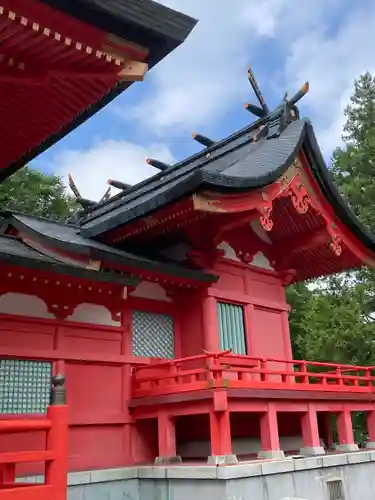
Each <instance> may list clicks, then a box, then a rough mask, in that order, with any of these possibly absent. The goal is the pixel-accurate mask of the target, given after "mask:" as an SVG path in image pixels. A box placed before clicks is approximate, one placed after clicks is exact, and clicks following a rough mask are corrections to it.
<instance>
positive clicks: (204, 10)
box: [55, 0, 375, 199]
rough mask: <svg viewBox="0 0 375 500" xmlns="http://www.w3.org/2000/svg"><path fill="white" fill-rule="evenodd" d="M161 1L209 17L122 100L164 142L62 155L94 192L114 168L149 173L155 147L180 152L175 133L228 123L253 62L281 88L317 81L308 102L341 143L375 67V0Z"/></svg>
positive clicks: (61, 168)
mask: <svg viewBox="0 0 375 500" xmlns="http://www.w3.org/2000/svg"><path fill="white" fill-rule="evenodd" d="M159 1H160V3H163V4H165V5H167V6H169V7H172V8H175V9H177V10H180V11H182V12H185V13H186V14H189V15H191V16H193V17H195V18H197V19H198V20H199V23H198V25H197V26H196V28H195V29H194V31H193V33H192V34H191V35H190V36H189V37H188V39H187V40H186V42H185V43H184V44H182V46H181V47H180V48H179V49H177V50H176V51H175V52H174V53H172V54H171V55H170V56H169V57H167V58H166V59H165V60H164V61H163V62H161V63H160V64H159V65H158V66H157V67H156V68H155V69H153V70H152V72H151V73H150V75H149V76H148V78H149V82H150V87H149V89H150V90H151V92H149V93H147V94H146V96H145V97H144V98H143V99H142V98H141V100H139V101H137V102H136V103H134V104H132V105H129V104H130V103H129V101H125V100H124V101H119V102H120V103H121V102H123V103H124V108H121V107H120V104H117V108H115V109H116V114H120V115H122V116H123V117H124V119H128V120H129V123H131V124H132V126H133V127H134V124H138V125H139V126H140V127H141V128H142V130H145V129H147V132H152V133H154V134H155V135H156V136H159V137H161V138H162V139H161V140H160V142H161V143H160V144H156V145H151V146H150V147H144V146H140V145H136V144H131V143H128V142H125V141H118V142H116V141H105V142H98V143H96V144H95V145H94V146H92V147H91V148H90V149H89V150H88V151H84V152H82V151H71V152H67V153H65V154H63V155H60V156H59V157H57V158H56V161H55V164H56V165H57V170H58V172H59V173H60V174H62V175H63V176H66V175H67V173H68V171H72V173H73V175H74V178H75V179H76V182H77V184H78V185H79V186H80V187H81V190H82V194H84V196H87V197H91V198H94V199H98V198H100V196H101V195H102V194H103V192H104V189H105V183H106V180H107V178H108V177H114V178H118V179H120V180H123V181H124V182H127V181H128V182H131V183H134V182H136V181H139V180H141V179H143V178H145V177H148V176H149V175H150V172H151V169H150V167H149V166H147V165H145V163H144V161H143V159H144V157H145V156H155V157H157V158H160V159H163V160H165V161H168V162H170V161H172V154H171V152H170V150H169V149H168V146H167V145H166V144H169V140H170V138H171V136H173V134H176V135H185V136H186V137H187V133H188V132H190V131H192V130H199V131H201V132H202V133H205V131H207V132H208V133H209V127H210V126H211V125H216V128H218V129H219V130H220V124H221V123H224V122H225V120H226V114H227V112H228V111H229V110H231V111H233V109H238V113H239V114H240V113H243V111H242V103H243V102H245V101H247V100H248V99H249V98H251V97H250V96H252V93H251V90H250V88H249V85H248V83H247V79H246V65H247V64H248V63H253V62H254V61H255V62H256V65H255V71H256V73H257V74H258V79H259V80H260V85H261V86H265V85H266V86H267V87H268V88H269V89H273V90H274V91H275V93H277V94H279V95H280V97H281V96H282V93H283V90H284V88H288V89H289V90H290V92H293V91H295V90H297V89H298V87H299V85H300V84H301V83H303V82H304V81H306V80H309V82H310V93H309V95H308V96H306V97H305V98H304V99H303V101H302V102H301V106H302V108H303V109H302V111H303V112H304V114H307V115H308V116H309V117H310V118H311V119H312V121H313V124H314V125H315V129H316V131H317V135H318V140H319V143H320V145H321V147H322V149H323V152H324V153H325V154H326V155H329V154H330V152H331V151H332V149H333V148H334V147H335V146H337V145H338V144H339V140H340V133H341V128H342V124H343V121H344V119H343V109H344V106H345V105H346V103H347V101H348V98H349V96H350V94H351V92H352V88H353V80H354V79H355V78H357V77H358V76H359V75H360V74H361V73H363V72H365V71H367V70H369V71H371V72H373V73H374V74H375V59H374V56H373V49H372V44H371V34H372V33H374V32H375V0H366V1H364V0H363V1H358V2H353V1H352V0H314V1H310V2H306V1H305V2H303V5H302V3H301V0H262V1H259V0H233V1H232V2H229V1H228V0H204V1H202V0H189V2H186V0H159ZM265 43H266V44H267V47H269V48H270V52H269V53H268V54H265V53H264V44H265ZM272 48H274V53H273V49H272ZM261 49H262V50H263V51H261ZM276 53H277V55H276ZM260 54H261V55H260ZM267 57H269V59H270V60H269V61H268V60H267ZM262 58H263V59H262ZM259 73H260V77H259ZM265 80H266V81H265ZM266 97H267V96H266ZM254 100H255V99H254ZM115 106H116V103H114V104H113V107H115ZM125 106H126V108H125ZM130 120H131V122H130ZM176 154H177V152H176Z"/></svg>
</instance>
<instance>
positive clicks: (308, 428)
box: [300, 404, 325, 455]
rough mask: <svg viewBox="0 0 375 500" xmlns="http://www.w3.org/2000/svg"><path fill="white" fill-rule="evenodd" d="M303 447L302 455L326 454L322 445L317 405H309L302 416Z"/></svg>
mask: <svg viewBox="0 0 375 500" xmlns="http://www.w3.org/2000/svg"><path fill="white" fill-rule="evenodd" d="M301 427H302V439H303V448H301V450H300V453H301V455H324V454H325V450H324V448H323V447H322V446H321V442H320V437H319V427H318V416H317V413H316V409H315V406H314V405H312V404H309V405H308V409H307V412H306V413H303V414H302V417H301Z"/></svg>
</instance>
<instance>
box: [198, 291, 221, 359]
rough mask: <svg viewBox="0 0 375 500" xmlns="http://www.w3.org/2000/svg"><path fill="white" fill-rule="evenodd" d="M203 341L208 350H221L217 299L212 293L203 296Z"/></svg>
mask: <svg viewBox="0 0 375 500" xmlns="http://www.w3.org/2000/svg"><path fill="white" fill-rule="evenodd" d="M202 313H203V339H204V340H203V343H204V348H205V350H206V351H210V352H217V351H220V341H219V325H218V317H217V301H216V299H215V297H211V296H210V295H208V296H206V297H204V298H203V301H202Z"/></svg>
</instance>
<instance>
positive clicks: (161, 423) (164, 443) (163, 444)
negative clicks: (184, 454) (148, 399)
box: [155, 412, 181, 465]
mask: <svg viewBox="0 0 375 500" xmlns="http://www.w3.org/2000/svg"><path fill="white" fill-rule="evenodd" d="M158 446H159V456H158V457H156V459H155V465H165V464H170V463H176V462H181V457H179V456H177V451H176V428H175V421H174V418H173V417H172V416H171V415H168V414H167V413H164V412H161V413H159V415H158Z"/></svg>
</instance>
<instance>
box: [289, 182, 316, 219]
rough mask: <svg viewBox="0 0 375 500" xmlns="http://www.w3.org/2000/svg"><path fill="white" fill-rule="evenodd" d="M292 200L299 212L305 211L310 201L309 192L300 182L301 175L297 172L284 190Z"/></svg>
mask: <svg viewBox="0 0 375 500" xmlns="http://www.w3.org/2000/svg"><path fill="white" fill-rule="evenodd" d="M285 195H286V196H289V197H290V199H291V200H292V203H293V206H294V208H295V209H296V211H297V212H298V213H299V214H305V213H307V211H308V209H309V207H310V206H311V204H312V202H311V199H310V197H309V193H308V191H307V189H306V187H305V185H304V184H303V182H302V179H301V176H300V175H299V174H297V175H296V176H295V177H294V178H293V179H292V181H291V182H290V184H289V186H288V189H287V190H286V192H285Z"/></svg>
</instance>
